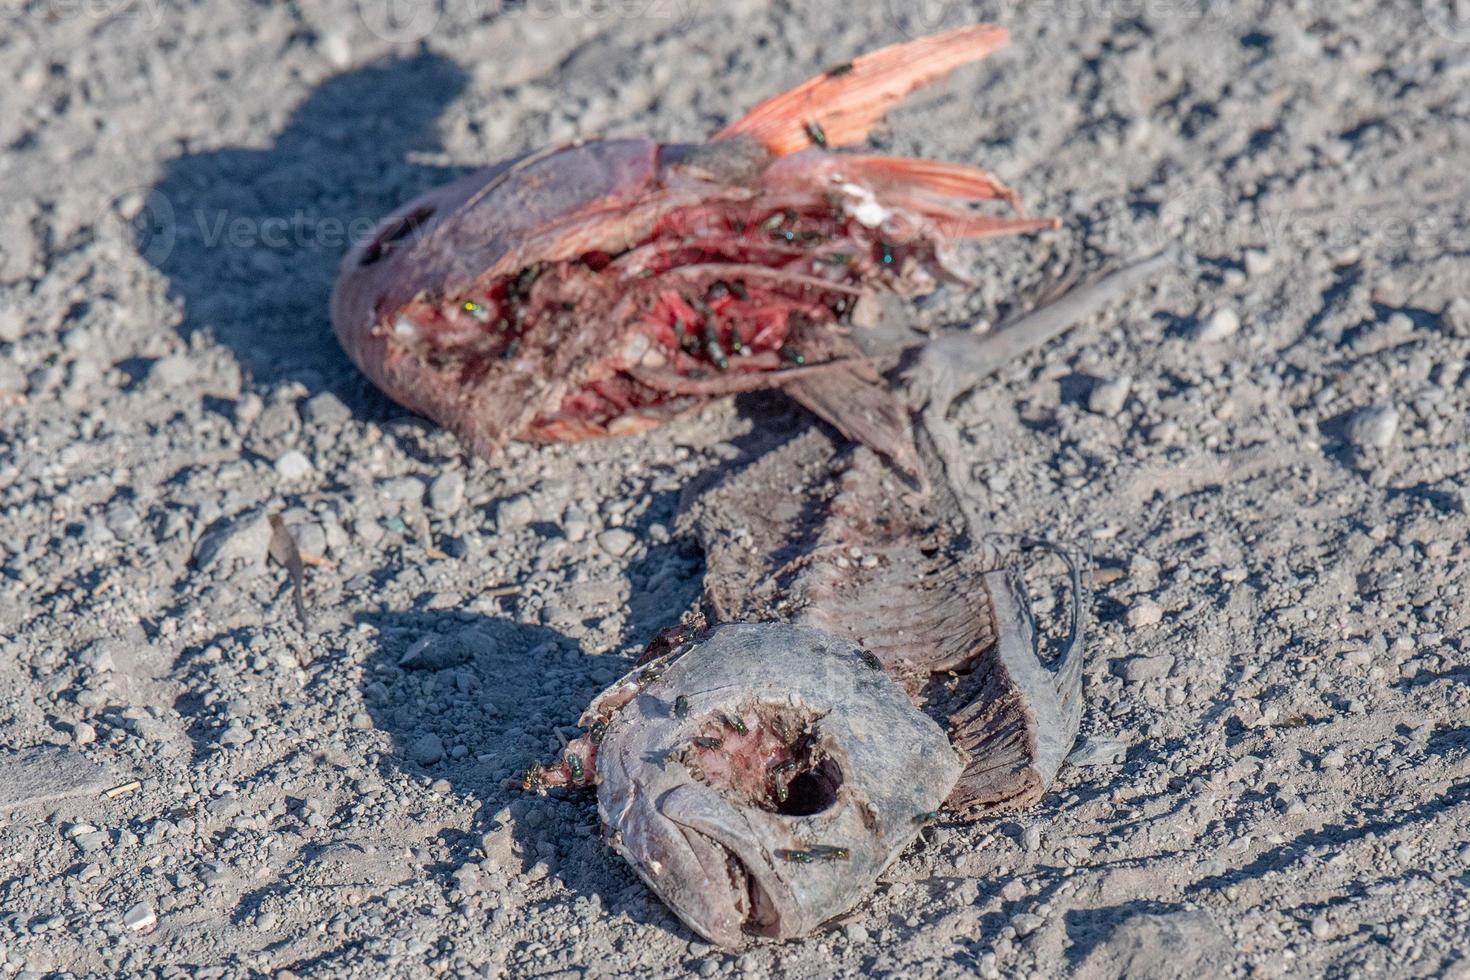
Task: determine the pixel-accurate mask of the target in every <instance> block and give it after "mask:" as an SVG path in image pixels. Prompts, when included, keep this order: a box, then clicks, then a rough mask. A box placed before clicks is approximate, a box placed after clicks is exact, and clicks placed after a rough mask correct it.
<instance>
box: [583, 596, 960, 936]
mask: <svg viewBox="0 0 1470 980" xmlns="http://www.w3.org/2000/svg"><path fill="white" fill-rule="evenodd" d="M870 662H871V658H868V657H866V656H865V655H864V654H863V652H862V651H861V650H860V649H858V648H857V647H855V646H853V645H852V644H850V643H848V642H846V641H844V640H841V639H839V638H838V637H836V636H833V635H832V634H830V633H827V632H824V631H822V630H818V629H814V628H812V627H806V626H793V625H788V624H780V623H765V624H748V623H731V624H726V625H723V626H721V627H719V628H717V629H715V630H713V631H712V632H710V633H709V634H708V635H706V636H705V637H703V638H701V639H700V640H699V641H698V642H697V643H695V644H694V646H693V647H692V648H691V649H690V650H689V651H688V652H687V653H685V654H684V655H683V656H681V657H680V658H679V659H677V660H675V661H674V662H673V663H672V664H670V665H669V666H668V667H667V668H665V670H664V673H663V675H662V677H661V679H660V680H659V681H658V682H656V683H654V684H651V685H649V686H648V687H646V688H644V689H643V690H642V691H640V693H639V694H638V695H637V696H636V697H635V698H634V699H633V700H632V701H630V702H629V703H628V704H626V705H625V706H624V707H623V708H622V709H621V710H620V711H619V712H618V713H617V715H616V716H615V717H614V718H613V719H612V721H611V722H610V723H609V725H608V729H607V733H606V734H605V735H604V737H603V742H602V746H601V751H600V752H599V755H598V761H597V769H598V776H599V779H600V784H599V786H598V809H599V811H600V814H601V817H602V820H603V823H604V825H605V827H606V829H607V830H608V832H609V835H610V837H611V840H612V843H613V846H614V848H615V849H616V850H617V851H618V853H620V854H621V855H622V856H623V857H624V858H625V859H626V860H627V861H628V862H629V864H631V865H632V866H633V868H634V870H635V871H637V873H638V874H639V876H640V877H642V878H643V880H644V881H645V882H647V883H648V885H649V887H651V888H652V889H653V890H654V891H655V892H656V893H657V894H658V895H659V897H660V898H662V899H663V900H664V902H665V903H666V904H668V905H669V907H670V908H671V909H673V911H674V912H675V913H676V914H678V915H679V917H680V918H681V919H683V920H684V921H685V922H686V923H687V924H688V925H689V926H690V927H691V928H692V929H694V930H695V931H696V932H698V933H700V934H701V935H703V936H705V937H706V938H707V939H709V940H710V941H712V942H715V943H718V944H720V945H722V946H725V947H735V946H738V945H740V944H741V943H742V942H743V941H744V940H745V938H746V937H747V936H749V935H759V936H767V937H771V938H777V939H789V938H795V937H798V936H803V935H807V934H809V933H811V932H812V931H813V930H815V929H816V928H818V927H819V926H820V925H821V924H822V923H824V922H826V921H828V920H830V919H832V918H833V917H835V916H838V915H841V914H842V913H843V912H845V911H847V910H848V909H849V908H851V907H852V905H853V904H855V903H856V902H857V901H858V900H860V899H861V898H862V897H863V896H865V895H866V894H867V893H868V891H869V890H870V889H871V888H872V886H873V884H874V882H875V881H876V880H877V877H878V875H879V874H880V873H881V872H882V871H883V869H884V868H885V867H887V866H888V865H889V864H890V863H891V862H892V861H893V859H894V858H895V857H897V856H898V854H899V853H900V852H901V851H902V850H903V848H904V847H906V846H907V845H908V843H909V842H910V841H911V840H912V839H913V837H914V836H915V835H916V834H917V833H918V831H919V830H920V828H921V826H922V815H923V814H925V813H927V812H929V811H932V810H935V809H936V808H938V807H939V806H940V804H941V803H942V802H943V800H944V798H945V797H946V796H948V794H949V792H950V790H951V789H952V788H953V786H954V785H955V783H956V781H957V780H958V778H959V774H960V771H961V763H960V760H959V758H958V756H957V755H956V754H955V752H954V750H953V749H952V748H951V747H950V744H949V741H948V739H947V738H946V736H945V734H944V732H943V731H942V730H941V729H940V728H939V727H938V726H937V725H936V724H935V723H934V722H933V721H932V720H931V719H929V718H928V717H927V716H925V715H924V714H922V713H921V712H919V711H918V710H917V709H916V708H915V707H914V706H913V703H912V702H911V701H910V700H909V698H908V697H907V695H905V694H904V692H903V690H902V689H901V688H899V687H898V685H897V684H895V683H894V682H893V680H892V679H890V678H889V677H888V675H887V674H885V673H883V672H882V671H881V670H874V669H873V668H872V667H871V666H870ZM715 743H719V744H718V745H716V744H715ZM777 783H781V784H782V786H783V787H784V788H783V789H777V788H776V787H777Z"/></svg>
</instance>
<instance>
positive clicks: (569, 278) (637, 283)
mask: <svg viewBox="0 0 1470 980" xmlns="http://www.w3.org/2000/svg"><path fill="white" fill-rule="evenodd" d="M781 198H782V200H781V206H779V207H772V206H771V205H770V204H769V203H765V202H763V201H761V200H759V199H758V200H755V201H752V202H748V203H743V204H738V205H737V204H732V203H730V202H720V203H718V204H710V205H702V206H699V207H694V208H686V209H682V210H677V211H674V212H672V213H670V214H668V215H666V216H665V217H664V218H663V219H662V220H660V221H659V222H658V223H657V224H656V225H655V227H654V228H653V230H652V232H651V233H650V234H649V235H647V236H646V237H645V238H644V239H642V240H640V241H638V242H636V243H634V244H633V245H632V246H631V247H629V248H628V249H626V250H625V251H623V252H621V253H618V254H609V253H607V252H605V251H595V252H589V253H586V254H584V255H581V256H579V257H577V258H575V259H571V260H565V261H561V262H557V263H553V264H549V265H546V266H532V267H530V268H529V269H528V270H522V271H521V272H520V273H518V274H517V275H515V276H503V277H500V278H497V279H493V280H491V281H489V282H486V283H477V284H476V285H475V287H474V288H472V289H471V290H469V291H468V292H467V293H465V294H462V295H459V296H455V297H453V298H452V299H449V300H447V301H444V302H441V303H438V304H433V305H430V304H427V303H426V304H421V305H420V306H416V307H415V309H414V311H413V322H414V323H416V324H417V326H418V328H419V331H420V336H421V337H422V338H424V340H423V342H422V345H421V348H420V350H419V351H418V353H419V355H420V356H422V357H423V358H424V359H425V360H427V361H428V362H429V363H431V364H435V365H436V366H438V367H441V368H444V367H452V368H454V369H455V370H457V371H458V372H459V377H460V380H461V381H462V382H463V383H472V382H473V381H474V380H475V379H476V378H478V377H479V376H481V375H482V374H483V373H484V372H486V371H487V370H488V369H489V367H490V365H491V364H492V363H493V362H494V361H495V360H497V359H502V360H504V359H514V358H515V356H516V354H517V353H518V350H519V348H520V346H521V344H522V343H524V342H526V338H527V336H528V335H529V334H532V333H533V332H536V331H543V330H545V331H554V330H556V329H557V328H558V317H559V316H565V315H568V314H570V313H573V311H574V312H575V315H577V316H604V317H613V318H615V319H616V321H617V322H615V323H612V324H609V327H610V329H608V330H607V335H608V337H609V338H610V339H611V340H613V341H614V342H621V344H622V350H617V349H614V350H610V351H609V352H608V353H609V357H608V359H607V361H606V367H605V370H604V371H603V372H602V376H598V377H593V378H590V379H587V380H585V381H584V382H583V383H582V384H581V385H580V386H578V387H577V388H575V389H573V390H572V391H570V392H569V393H567V394H566V395H565V396H564V397H563V398H562V401H561V404H560V405H559V406H558V408H557V410H556V411H554V412H548V413H546V414H543V415H541V416H539V417H538V418H537V419H536V420H535V421H534V422H533V423H532V425H531V432H530V433H529V434H531V435H533V436H536V435H539V436H541V437H542V438H548V439H569V438H571V439H576V438H585V437H589V436H594V435H605V434H608V433H609V432H610V431H616V429H617V427H618V425H619V422H620V421H621V422H622V429H623V431H629V430H632V429H636V428H640V427H646V426H641V425H640V424H639V421H640V419H641V420H645V421H646V422H647V424H648V425H652V424H656V422H657V421H659V420H661V419H663V418H667V417H668V416H670V415H672V414H675V413H677V412H680V411H682V410H684V409H686V408H688V407H690V406H691V405H692V404H694V403H695V402H696V400H700V399H704V398H708V397H712V396H719V395H723V394H730V393H733V392H738V391H747V390H753V389H755V388H759V387H769V386H771V385H772V384H773V383H777V384H778V383H780V382H781V381H782V380H783V379H784V377H785V376H786V374H787V373H792V374H793V375H794V374H799V373H800V372H790V371H789V369H792V368H794V367H798V366H800V365H802V364H805V363H807V358H806V354H805V352H803V351H802V350H801V349H800V348H799V346H797V345H793V344H792V343H791V340H792V333H793V327H794V326H795V325H796V324H797V323H798V322H800V323H802V324H804V325H812V324H832V323H836V322H838V321H839V320H841V319H842V318H843V316H844V315H845V314H846V312H847V311H848V310H849V309H850V307H851V305H852V298H853V297H854V296H856V295H860V294H861V293H862V291H863V290H864V288H867V287H870V286H872V285H874V284H876V283H881V282H882V281H883V280H884V279H887V278H894V277H896V274H897V270H898V269H899V268H900V267H901V265H902V263H903V262H904V261H905V260H906V259H907V258H908V257H909V255H911V254H913V253H915V252H919V253H925V254H922V256H921V257H922V258H923V259H925V260H929V259H930V258H931V257H930V256H929V255H928V254H927V252H928V251H929V250H930V249H929V246H928V245H927V243H924V242H921V241H910V242H908V243H898V242H889V241H886V240H885V239H884V237H883V235H882V234H881V233H880V232H879V231H878V230H876V229H873V228H869V227H867V226H865V225H863V224H861V223H860V222H858V221H856V220H854V219H853V218H852V217H851V216H850V215H849V214H848V213H847V212H846V211H845V210H844V209H843V208H842V207H841V205H840V203H832V202H828V201H826V200H824V199H822V198H820V197H811V196H809V197H807V198H806V199H804V200H799V199H797V198H794V197H792V196H790V195H781ZM798 204H800V205H801V206H800V207H798V206H797V205H798ZM569 307H570V308H571V309H569ZM639 338H642V339H639ZM619 355H623V356H621V357H620V356H619ZM766 374H771V375H772V376H771V378H770V379H765V378H761V379H759V380H757V379H756V378H755V377H754V376H756V375H766ZM675 379H684V382H685V383H682V384H680V383H676V382H675Z"/></svg>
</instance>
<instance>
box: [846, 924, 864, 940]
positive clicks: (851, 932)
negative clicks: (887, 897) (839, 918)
mask: <svg viewBox="0 0 1470 980" xmlns="http://www.w3.org/2000/svg"><path fill="white" fill-rule="evenodd" d="M842 933H843V935H845V936H846V937H847V941H848V942H850V943H865V942H867V941H868V929H867V927H866V926H864V925H863V924H862V923H861V922H849V923H848V924H847V925H846V926H844V927H843V929H842Z"/></svg>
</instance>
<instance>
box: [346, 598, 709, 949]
mask: <svg viewBox="0 0 1470 980" xmlns="http://www.w3.org/2000/svg"><path fill="white" fill-rule="evenodd" d="M359 622H360V623H363V624H366V625H368V626H370V627H372V628H374V629H376V630H377V632H378V646H377V650H376V652H375V653H374V654H373V655H372V656H370V657H369V658H368V660H367V661H366V662H365V663H364V665H363V675H362V688H363V702H364V704H365V705H366V706H367V712H368V715H369V717H370V718H371V720H372V723H373V725H374V727H375V728H377V729H378V730H380V731H384V732H387V733H388V734H389V736H390V737H391V739H392V744H393V751H392V752H391V754H387V755H384V756H383V757H381V758H380V759H379V760H378V763H377V766H378V771H379V775H380V776H383V777H384V778H385V781H386V780H387V778H388V777H392V778H393V779H394V780H396V781H400V782H401V780H402V777H403V776H404V775H407V776H408V777H409V778H410V779H411V780H413V781H414V782H417V783H419V784H421V785H425V786H427V785H431V784H432V783H434V782H436V781H438V780H441V779H442V780H445V781H446V782H448V784H449V787H450V792H451V793H453V794H456V795H459V796H461V797H464V798H467V799H470V800H472V801H474V802H476V803H478V804H479V810H478V813H477V814H476V816H475V818H474V820H473V821H472V822H471V825H470V827H469V828H468V829H467V830H466V831H463V832H461V831H451V830H445V831H443V832H441V834H440V839H441V842H442V843H443V844H444V845H445V846H446V847H447V848H448V849H449V851H450V853H451V855H452V858H451V860H450V861H449V862H447V863H445V864H444V865H443V866H442V868H441V869H440V870H441V871H442V876H443V877H444V880H445V884H446V887H453V881H452V872H453V869H454V868H456V867H458V866H460V865H462V864H465V863H480V862H481V861H482V860H485V859H486V857H487V855H486V854H485V852H484V851H482V843H481V842H482V838H483V837H484V835H486V834H487V833H492V832H495V831H499V830H501V829H502V827H503V826H504V827H505V828H506V829H508V831H509V834H510V836H511V839H512V841H513V846H512V848H511V849H510V851H509V853H501V854H500V855H498V857H499V860H496V859H495V858H491V860H492V861H493V862H495V863H496V864H497V866H498V869H499V871H500V872H503V873H504V874H505V875H507V876H508V877H515V878H519V879H521V880H527V879H528V880H530V881H536V880H538V879H541V878H546V877H550V878H551V879H552V880H554V881H557V882H559V883H560V884H561V886H562V887H563V888H565V889H566V891H568V892H571V893H572V894H573V895H575V896H581V897H585V898H588V899H591V898H592V897H593V896H596V901H597V902H598V904H600V905H601V907H602V909H603V910H604V912H605V913H608V914H612V915H619V914H626V915H627V916H628V917H629V918H630V919H632V920H633V921H635V922H640V923H646V924H654V925H658V926H661V927H667V928H670V929H673V930H675V931H677V932H680V934H683V933H684V932H686V931H687V930H684V927H683V926H681V925H679V924H678V922H677V920H676V919H674V918H673V916H672V914H671V913H669V912H668V911H667V910H666V909H665V908H664V907H663V905H662V903H660V902H659V901H658V899H657V898H656V897H655V896H654V895H653V894H652V892H650V891H648V889H647V888H646V887H645V886H644V885H643V883H642V882H641V881H639V880H638V879H637V877H636V876H635V875H634V874H633V872H632V871H631V869H629V868H628V867H627V866H626V865H624V864H623V862H622V861H621V860H619V859H618V858H617V856H616V854H614V853H613V851H612V850H611V849H610V848H608V846H607V845H606V844H605V843H604V842H603V839H602V837H601V835H600V834H599V833H598V818H597V811H596V801H595V798H594V797H593V796H592V795H591V794H589V793H583V792H577V793H570V792H563V791H553V792H552V793H550V794H549V795H547V796H536V795H533V794H531V793H527V792H525V791H524V790H522V789H521V787H520V780H521V777H522V776H523V775H524V774H525V773H526V771H527V769H528V768H529V767H530V766H531V765H532V764H533V763H536V762H542V763H547V762H551V761H554V760H555V759H557V758H559V757H560V751H561V745H562V742H561V740H560V739H559V738H558V730H559V729H560V730H562V731H563V733H564V734H567V735H570V734H571V731H570V729H571V726H573V725H575V723H576V721H577V717H578V715H579V714H580V712H581V710H582V707H583V706H584V705H586V704H587V703H588V702H590V701H591V699H592V697H593V696H594V695H595V694H597V693H598V692H600V691H601V690H602V689H603V688H605V687H606V686H607V685H608V684H609V683H611V682H612V681H613V680H615V679H616V677H617V676H619V675H621V673H622V671H623V668H624V667H625V664H624V663H623V662H622V661H620V660H615V659H613V658H607V657H587V656H584V655H583V652H582V650H581V649H580V647H579V646H578V644H577V643H576V642H574V641H572V640H570V639H568V638H567V637H565V636H563V635H562V634H561V633H559V632H558V631H556V630H554V629H551V628H548V627H545V626H537V625H530V624H525V623H518V622H515V621H513V620H509V619H502V618H498V617H493V616H484V615H479V614H471V613H463V612H434V611H428V612H393V613H382V614H370V615H364V616H362V617H360V618H359ZM425 640H427V643H425ZM436 756H437V758H436ZM507 810H508V811H509V817H510V819H509V820H508V821H506V824H505V825H503V824H502V822H501V821H502V819H503V818H504V816H505V813H506V811H507ZM507 825H508V826H507ZM566 900H567V899H566V896H565V895H564V894H553V895H552V896H551V897H549V898H545V899H537V900H535V901H532V902H529V903H527V904H526V905H525V906H523V907H522V909H521V910H520V912H519V913H518V914H522V915H524V914H534V913H533V910H534V909H537V908H539V907H543V906H544V907H550V906H553V905H561V904H564V903H565V902H566ZM692 935H693V934H692V933H690V934H688V935H687V936H685V938H686V939H687V938H691V937H692Z"/></svg>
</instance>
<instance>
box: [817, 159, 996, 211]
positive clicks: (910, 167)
mask: <svg viewBox="0 0 1470 980" xmlns="http://www.w3.org/2000/svg"><path fill="white" fill-rule="evenodd" d="M842 169H843V170H844V171H848V172H850V173H852V174H853V175H854V176H857V177H859V178H861V179H863V180H865V181H867V182H868V183H869V184H872V185H875V186H879V187H882V186H897V187H902V188H904V189H905V190H920V191H926V192H928V193H930V194H934V195H936V196H938V197H942V198H950V199H953V200H957V201H1005V202H1006V203H1007V204H1009V205H1010V206H1011V207H1012V208H1014V209H1015V210H1016V212H1017V213H1021V212H1022V208H1021V196H1020V195H1019V194H1017V193H1016V192H1015V191H1013V190H1011V189H1010V188H1009V187H1007V186H1006V185H1005V184H1002V183H1001V182H1000V180H999V179H998V178H996V177H994V176H992V175H991V174H989V173H987V172H986V171H984V170H981V169H980V168H979V167H972V166H970V165H969V164H967V163H943V162H941V161H939V160H923V159H919V158H916V157H880V156H857V155H853V156H848V155H844V156H843V157H842Z"/></svg>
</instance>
